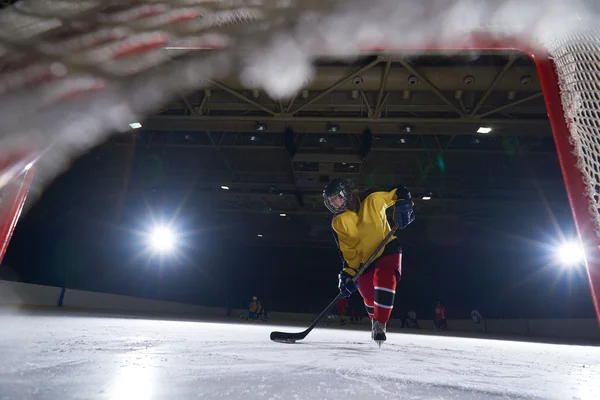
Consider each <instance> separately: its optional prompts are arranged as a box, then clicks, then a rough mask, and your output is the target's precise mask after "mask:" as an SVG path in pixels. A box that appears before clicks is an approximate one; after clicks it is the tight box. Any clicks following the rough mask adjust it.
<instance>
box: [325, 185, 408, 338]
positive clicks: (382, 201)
mask: <svg viewBox="0 0 600 400" xmlns="http://www.w3.org/2000/svg"><path fill="white" fill-rule="evenodd" d="M323 200H324V202H325V205H326V206H327V208H328V209H329V210H330V211H331V212H333V213H334V214H335V216H334V217H333V221H332V224H331V225H332V228H333V232H334V236H335V239H336V242H337V244H338V247H339V250H340V254H341V256H342V271H341V272H340V274H339V276H338V278H339V283H338V287H339V290H340V292H341V294H342V295H343V296H344V297H350V296H351V295H352V294H353V293H354V292H355V291H357V290H358V291H359V293H360V295H361V296H362V298H363V302H364V304H365V307H366V309H367V313H368V314H369V317H370V318H371V322H372V332H371V338H372V339H373V340H374V341H375V342H377V344H378V345H379V346H381V344H382V343H383V342H384V341H385V340H386V335H385V332H386V324H387V322H388V320H389V319H390V315H391V313H392V309H393V306H394V297H395V293H396V284H397V283H398V281H399V280H400V276H401V261H402V247H401V246H400V243H399V241H398V239H397V238H396V237H395V236H392V237H391V238H390V239H389V241H388V242H387V243H386V245H385V247H384V248H383V249H382V250H381V251H380V252H379V253H378V254H377V255H376V258H375V260H374V261H373V263H372V264H371V266H370V267H369V268H368V269H367V270H366V271H364V272H363V274H362V275H361V276H360V277H359V278H358V279H357V280H356V282H353V281H352V278H353V277H354V276H356V273H357V272H358V270H359V269H360V267H361V265H362V264H363V263H364V262H365V261H366V260H367V259H368V258H369V257H370V256H371V254H372V253H373V252H374V251H375V249H376V248H377V246H378V245H379V244H380V243H381V241H383V239H384V238H385V236H386V235H387V234H388V233H389V232H390V231H391V227H392V225H394V224H398V225H399V228H400V229H404V228H406V227H407V226H408V225H409V224H410V223H411V222H412V221H413V220H414V218H415V214H414V210H413V202H412V200H411V197H410V193H409V191H408V190H407V189H406V188H404V187H402V186H400V187H396V188H393V189H391V190H373V189H371V190H368V191H366V192H363V193H358V191H357V190H356V189H355V188H354V184H353V182H352V181H350V180H346V179H334V180H332V181H331V182H330V183H329V184H328V185H327V187H326V188H325V190H324V191H323Z"/></svg>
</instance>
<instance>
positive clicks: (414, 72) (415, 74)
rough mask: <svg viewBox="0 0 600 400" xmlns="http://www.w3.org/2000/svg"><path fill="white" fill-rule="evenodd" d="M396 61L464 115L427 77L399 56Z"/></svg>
mask: <svg viewBox="0 0 600 400" xmlns="http://www.w3.org/2000/svg"><path fill="white" fill-rule="evenodd" d="M398 62H399V63H400V64H402V66H403V67H404V68H406V70H407V71H409V72H410V73H411V74H413V75H414V76H416V77H417V78H418V79H419V80H420V81H421V82H423V83H424V84H425V85H427V86H428V87H429V89H431V91H432V92H433V93H435V94H436V95H437V96H438V97H439V98H440V100H442V101H443V102H444V103H446V104H447V105H448V106H449V107H450V108H451V109H452V110H453V111H454V112H456V113H457V114H458V115H460V116H461V117H465V114H464V113H463V112H462V111H461V110H460V109H459V108H458V107H456V105H455V104H454V103H452V102H451V101H450V100H448V98H446V96H444V94H443V93H442V92H440V91H439V89H438V88H437V87H435V85H434V84H433V83H431V82H430V81H429V80H428V79H427V78H425V77H424V76H422V75H421V74H419V73H418V72H417V71H416V70H415V69H414V68H413V67H412V66H411V65H410V64H409V63H408V62H407V61H406V60H405V59H404V58H399V59H398Z"/></svg>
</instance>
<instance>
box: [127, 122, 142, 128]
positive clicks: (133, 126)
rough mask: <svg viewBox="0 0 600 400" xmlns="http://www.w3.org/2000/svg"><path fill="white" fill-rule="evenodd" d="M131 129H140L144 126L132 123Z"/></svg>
mask: <svg viewBox="0 0 600 400" xmlns="http://www.w3.org/2000/svg"><path fill="white" fill-rule="evenodd" d="M129 127H130V128H131V129H140V128H141V127H142V124H140V123H139V122H132V123H130V124H129Z"/></svg>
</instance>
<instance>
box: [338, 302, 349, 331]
mask: <svg viewBox="0 0 600 400" xmlns="http://www.w3.org/2000/svg"><path fill="white" fill-rule="evenodd" d="M346 307H348V299H346V298H345V297H342V298H341V299H340V301H338V303H337V310H338V315H339V316H340V325H346Z"/></svg>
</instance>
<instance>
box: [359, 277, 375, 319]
mask: <svg viewBox="0 0 600 400" xmlns="http://www.w3.org/2000/svg"><path fill="white" fill-rule="evenodd" d="M374 273H375V270H374V269H371V270H370V271H367V272H366V273H365V274H363V275H361V276H360V277H359V278H358V279H357V280H356V283H358V292H359V293H360V295H361V296H362V298H363V302H364V304H365V309H366V310H367V314H369V318H371V319H372V318H373V313H374V304H373V301H374V289H373V275H374Z"/></svg>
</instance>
